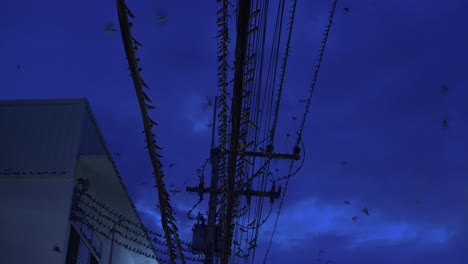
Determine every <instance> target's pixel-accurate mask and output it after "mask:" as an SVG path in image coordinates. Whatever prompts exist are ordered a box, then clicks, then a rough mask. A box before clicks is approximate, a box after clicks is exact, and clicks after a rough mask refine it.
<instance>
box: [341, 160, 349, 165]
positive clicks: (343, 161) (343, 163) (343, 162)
mask: <svg viewBox="0 0 468 264" xmlns="http://www.w3.org/2000/svg"><path fill="white" fill-rule="evenodd" d="M340 164H341V165H343V166H345V165H348V162H347V161H346V160H342V161H340Z"/></svg>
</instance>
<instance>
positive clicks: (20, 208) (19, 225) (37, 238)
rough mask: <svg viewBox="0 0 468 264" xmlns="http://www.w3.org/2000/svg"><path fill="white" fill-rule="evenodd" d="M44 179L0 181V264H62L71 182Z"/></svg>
mask: <svg viewBox="0 0 468 264" xmlns="http://www.w3.org/2000/svg"><path fill="white" fill-rule="evenodd" d="M48 176H49V175H41V177H38V176H36V177H35V179H34V180H4V179H2V180H0V208H1V209H2V213H1V214H0V234H1V235H0V263H9V264H16V263H17V264H25V263H39V262H37V260H41V261H40V263H48V264H55V263H57V264H63V263H64V261H65V252H66V246H67V233H68V226H69V224H68V222H69V221H68V218H69V212H70V207H71V197H72V186H73V181H72V178H71V177H70V176H69V175H62V177H61V178H53V179H50V178H49V177H48ZM56 245H57V246H58V247H59V248H60V250H61V251H62V253H59V252H55V251H53V250H52V249H53V248H54V246H56Z"/></svg>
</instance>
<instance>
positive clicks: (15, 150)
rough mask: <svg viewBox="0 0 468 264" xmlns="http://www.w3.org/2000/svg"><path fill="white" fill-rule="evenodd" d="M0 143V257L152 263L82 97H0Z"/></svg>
mask: <svg viewBox="0 0 468 264" xmlns="http://www.w3.org/2000/svg"><path fill="white" fill-rule="evenodd" d="M0 150H1V151H0V208H2V214H0V263H8V264H16V263H18V264H29V263H48V264H55V263H57V264H59V263H60V264H63V263H66V264H75V263H79V264H85V263H93V264H94V263H105V264H108V263H112V264H114V263H115V264H155V263H157V261H156V258H155V255H156V252H155V250H154V248H153V246H152V245H151V242H150V241H151V238H150V234H148V232H147V231H146V230H145V229H144V227H143V224H142V222H141V219H140V217H139V216H138V213H137V211H136V208H135V206H134V204H133V202H132V200H131V199H130V196H129V194H128V192H127V190H126V188H125V186H124V184H123V182H122V179H121V177H120V176H119V173H118V171H117V169H116V166H115V164H114V162H113V160H112V158H111V157H110V155H109V150H108V148H107V146H106V144H105V142H104V140H103V137H102V134H101V132H100V130H99V128H98V126H97V124H96V120H95V118H94V116H93V113H92V111H91V109H90V106H89V103H88V101H87V100H86V99H64V100H55V99H54V100H18V101H0Z"/></svg>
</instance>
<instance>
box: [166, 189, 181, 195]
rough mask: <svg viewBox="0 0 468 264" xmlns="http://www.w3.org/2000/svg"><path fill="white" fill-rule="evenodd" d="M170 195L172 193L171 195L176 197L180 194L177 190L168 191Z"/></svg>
mask: <svg viewBox="0 0 468 264" xmlns="http://www.w3.org/2000/svg"><path fill="white" fill-rule="evenodd" d="M169 192H170V193H172V195H176V194H178V193H180V191H179V190H169Z"/></svg>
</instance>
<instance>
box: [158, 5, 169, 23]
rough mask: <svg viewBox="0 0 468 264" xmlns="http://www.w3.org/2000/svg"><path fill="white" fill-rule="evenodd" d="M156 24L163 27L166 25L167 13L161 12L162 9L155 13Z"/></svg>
mask: <svg viewBox="0 0 468 264" xmlns="http://www.w3.org/2000/svg"><path fill="white" fill-rule="evenodd" d="M156 22H158V24H160V25H164V24H166V23H167V12H166V11H164V10H162V9H158V10H157V11H156Z"/></svg>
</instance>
